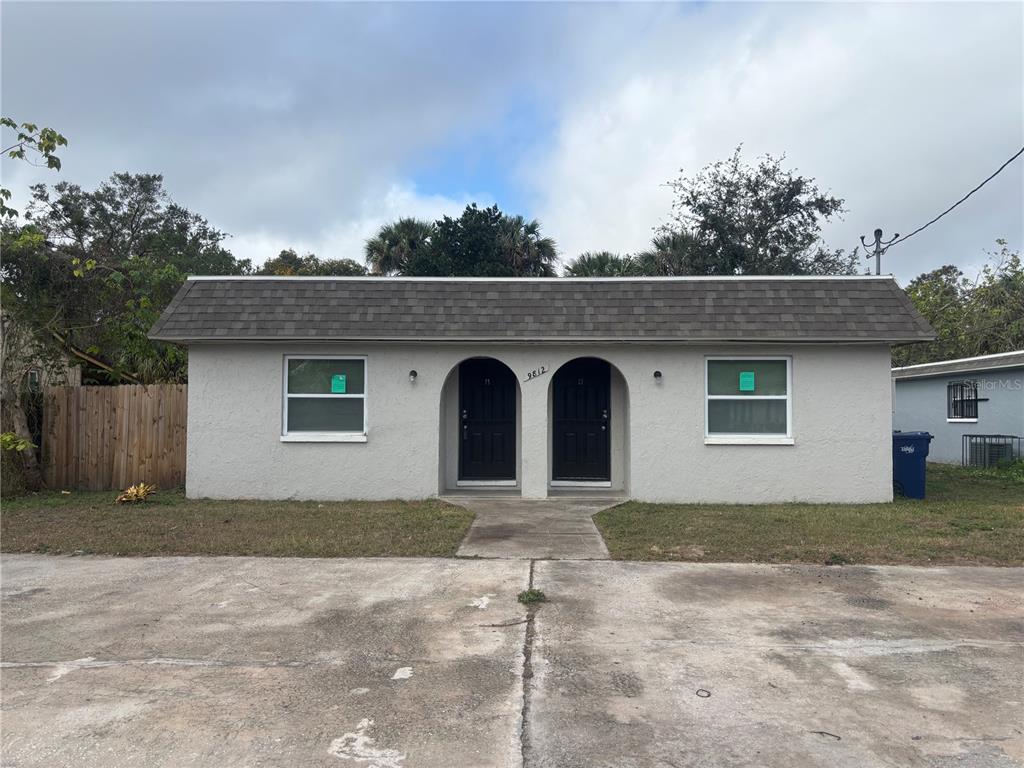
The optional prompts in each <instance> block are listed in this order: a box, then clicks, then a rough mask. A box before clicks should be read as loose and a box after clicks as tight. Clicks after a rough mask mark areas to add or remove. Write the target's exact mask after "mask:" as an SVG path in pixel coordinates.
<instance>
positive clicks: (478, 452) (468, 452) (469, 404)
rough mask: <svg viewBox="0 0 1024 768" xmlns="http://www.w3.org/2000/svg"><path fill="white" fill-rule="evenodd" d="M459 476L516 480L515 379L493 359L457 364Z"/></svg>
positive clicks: (472, 478)
mask: <svg viewBox="0 0 1024 768" xmlns="http://www.w3.org/2000/svg"><path fill="white" fill-rule="evenodd" d="M459 430H460V439H459V479H460V480H515V479H516V379H515V376H514V375H513V373H512V371H510V370H509V369H508V368H507V367H506V366H505V365H504V364H502V363H499V362H498V361H497V360H489V359H477V360H466V361H464V362H463V363H462V364H461V365H460V366H459Z"/></svg>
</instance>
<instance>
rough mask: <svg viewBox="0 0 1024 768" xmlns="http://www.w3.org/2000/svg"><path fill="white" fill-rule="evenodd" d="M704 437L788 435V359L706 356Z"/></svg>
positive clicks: (789, 431)
mask: <svg viewBox="0 0 1024 768" xmlns="http://www.w3.org/2000/svg"><path fill="white" fill-rule="evenodd" d="M706 364H707V372H706V379H705V381H706V385H705V386H706V388H705V401H704V402H705V407H706V412H705V413H706V415H705V436H706V437H708V438H716V437H721V438H744V437H749V438H751V439H752V440H757V439H759V438H760V439H764V438H789V437H791V436H792V433H791V423H790V422H791V418H792V408H791V393H790V368H791V364H790V358H788V357H745V358H714V357H713V358H708V359H707V361H706Z"/></svg>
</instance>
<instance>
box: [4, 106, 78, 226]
mask: <svg viewBox="0 0 1024 768" xmlns="http://www.w3.org/2000/svg"><path fill="white" fill-rule="evenodd" d="M0 128H9V129H11V130H12V131H14V133H15V138H14V139H13V143H11V144H9V145H8V146H5V147H4V149H3V150H2V151H0V154H4V155H7V156H8V157H10V158H13V159H15V160H26V161H29V162H34V161H31V160H30V158H31V157H32V155H38V156H39V157H40V158H41V159H42V161H43V164H45V165H46V167H47V168H51V169H53V170H55V171H59V170H60V158H59V157H57V155H56V152H57V149H58V148H59V147H66V146H67V145H68V140H67V139H66V138H64V137H63V136H62V135H61V134H59V133H57V131H55V130H54V129H53V128H40V127H39V126H38V125H36V124H35V123H21V124H19V123H18V121H17V120H15V119H13V118H10V117H0ZM3 143H4V144H7V142H6V141H4V142H3ZM10 199H11V191H10V190H9V189H5V188H4V187H0V220H3V219H13V218H15V217H16V216H17V215H18V212H17V211H16V210H14V209H13V208H10V207H8V205H7V201H8V200H10Z"/></svg>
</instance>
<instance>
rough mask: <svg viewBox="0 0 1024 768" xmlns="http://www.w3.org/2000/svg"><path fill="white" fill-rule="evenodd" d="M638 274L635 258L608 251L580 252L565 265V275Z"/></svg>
mask: <svg viewBox="0 0 1024 768" xmlns="http://www.w3.org/2000/svg"><path fill="white" fill-rule="evenodd" d="M636 274H638V271H637V264H636V259H635V258H634V257H633V256H630V255H628V254H627V255H625V256H622V255H620V254H618V253H611V252H610V251H593V252H590V251H588V252H586V253H581V254H580V255H579V256H577V257H576V258H575V259H573V260H572V261H570V262H569V263H568V264H567V265H566V267H565V276H566V277H631V276H633V275H636Z"/></svg>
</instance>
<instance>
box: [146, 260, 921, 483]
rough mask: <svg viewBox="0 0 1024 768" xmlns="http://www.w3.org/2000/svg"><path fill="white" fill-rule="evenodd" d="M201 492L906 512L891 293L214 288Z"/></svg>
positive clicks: (369, 283) (194, 373)
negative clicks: (894, 420)
mask: <svg viewBox="0 0 1024 768" xmlns="http://www.w3.org/2000/svg"><path fill="white" fill-rule="evenodd" d="M151 337H152V338H154V339H159V340H162V341H168V342H177V343H181V344H187V345H188V346H189V393H188V394H189V399H188V464H187V473H186V474H187V481H186V482H187V493H188V495H189V496H191V497H214V498H265V499H276V498H310V499H341V498H358V499H387V498H422V497H427V496H432V495H437V494H447V493H453V492H481V491H483V490H487V491H488V492H497V491H503V492H505V493H509V494H518V495H521V496H523V497H527V498H544V497H547V496H550V495H556V494H567V493H581V492H585V493H607V494H614V495H628V496H630V497H632V498H635V499H641V500H645V501H672V502H735V503H752V502H783V501H794V500H805V501H818V502H876V501H887V500H889V499H891V498H892V462H891V451H892V444H891V433H890V431H891V388H890V379H889V369H890V365H891V361H890V347H891V345H893V344H903V343H912V342H917V341H923V340H928V339H931V338H933V332H932V330H931V328H930V326H929V325H928V323H927V322H926V321H925V320H924V319H923V318H922V317H921V316H920V315H919V314H918V313H917V311H916V310H915V309H914V308H913V306H912V304H911V303H910V301H909V300H908V299H907V297H906V295H905V294H904V292H903V291H902V290H901V289H900V288H899V286H898V285H897V284H896V283H895V281H893V280H892V279H891V278H888V277H855V278H853V277H840V278H831V277H830V278H823V277H785V278H779V277H735V278H732V277H726V278H717V277H716V278H623V279H619V278H598V279H570V278H546V279H541V278H538V279H526V278H520V279H515V278H509V279H490V278H369V277H357V278H319V277H317V278H296V277H280V278H268V277H215V278H214V277H209V278H207V277H201V278H193V279H190V280H188V282H187V283H186V284H185V285H184V286H183V287H182V289H181V290H180V291H179V292H178V294H177V295H176V296H175V298H174V299H173V301H172V302H171V304H170V305H169V306H168V307H167V309H166V311H165V312H164V313H163V315H162V316H161V318H160V319H159V321H158V322H157V323H156V325H155V326H154V327H153V329H152V331H151Z"/></svg>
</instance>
